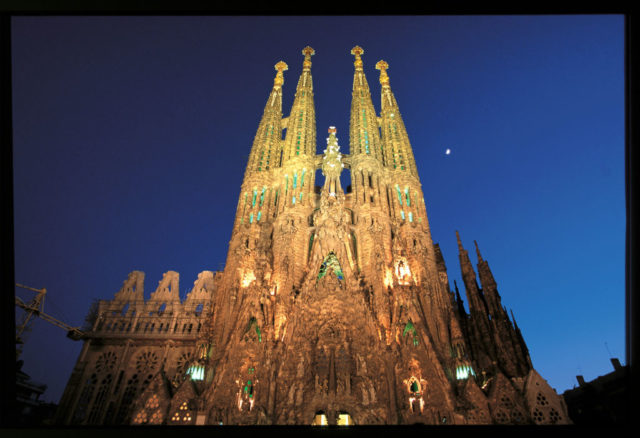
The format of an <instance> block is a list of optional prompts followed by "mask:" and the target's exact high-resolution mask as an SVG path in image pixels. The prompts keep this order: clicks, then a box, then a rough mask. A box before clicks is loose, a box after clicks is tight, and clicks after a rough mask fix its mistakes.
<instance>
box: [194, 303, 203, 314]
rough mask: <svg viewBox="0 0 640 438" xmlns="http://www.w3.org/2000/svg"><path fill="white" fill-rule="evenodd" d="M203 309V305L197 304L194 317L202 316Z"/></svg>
mask: <svg viewBox="0 0 640 438" xmlns="http://www.w3.org/2000/svg"><path fill="white" fill-rule="evenodd" d="M203 308H204V304H203V303H200V304H198V306H197V307H196V311H195V315H196V316H200V315H202V309H203Z"/></svg>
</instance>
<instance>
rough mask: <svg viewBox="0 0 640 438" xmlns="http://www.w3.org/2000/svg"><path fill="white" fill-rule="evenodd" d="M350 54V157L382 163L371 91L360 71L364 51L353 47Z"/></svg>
mask: <svg viewBox="0 0 640 438" xmlns="http://www.w3.org/2000/svg"><path fill="white" fill-rule="evenodd" d="M351 54H352V55H354V56H355V58H356V60H355V62H354V63H353V65H354V66H355V72H354V75H353V91H352V95H351V96H352V98H351V126H350V128H351V129H350V137H351V138H350V150H349V152H350V155H351V156H356V155H366V156H371V157H374V158H376V159H377V160H379V161H380V162H382V151H381V145H382V143H381V141H380V136H379V134H378V117H377V116H376V111H375V109H374V107H373V102H372V101H371V91H370V90H369V84H368V83H367V78H366V77H365V74H364V70H363V69H362V58H361V55H362V54H364V50H363V49H362V48H361V47H359V46H355V47H354V48H353V49H351Z"/></svg>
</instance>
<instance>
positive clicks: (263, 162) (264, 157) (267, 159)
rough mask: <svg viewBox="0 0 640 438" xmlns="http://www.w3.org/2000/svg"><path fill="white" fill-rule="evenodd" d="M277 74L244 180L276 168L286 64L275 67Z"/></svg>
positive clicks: (279, 63) (254, 141) (280, 63)
mask: <svg viewBox="0 0 640 438" xmlns="http://www.w3.org/2000/svg"><path fill="white" fill-rule="evenodd" d="M275 69H276V70H277V74H276V77H275V79H274V80H273V88H272V89H271V94H270V95H269V99H268V100H267V104H266V105H265V108H264V113H263V115H262V119H261V120H260V124H259V125H258V131H257V132H256V135H255V138H254V140H253V147H252V148H251V153H250V155H249V163H248V164H247V171H246V173H245V179H246V178H247V177H249V176H250V175H252V174H255V173H257V172H264V171H267V170H269V169H272V168H273V167H276V166H277V164H278V163H277V161H278V160H279V158H280V157H279V154H280V150H279V149H280V136H281V134H280V133H281V132H282V124H281V122H282V84H283V83H284V76H283V74H282V72H283V71H285V70H287V69H288V66H287V64H285V63H284V62H282V61H280V62H278V63H277V64H276V65H275Z"/></svg>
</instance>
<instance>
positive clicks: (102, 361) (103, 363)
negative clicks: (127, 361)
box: [96, 351, 116, 373]
mask: <svg viewBox="0 0 640 438" xmlns="http://www.w3.org/2000/svg"><path fill="white" fill-rule="evenodd" d="M115 366H116V354H115V353H114V352H113V351H108V352H106V353H102V354H101V355H100V357H98V360H97V361H96V372H98V373H102V372H109V371H112V370H113V368H114V367H115Z"/></svg>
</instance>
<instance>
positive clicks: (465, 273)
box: [456, 231, 497, 370]
mask: <svg viewBox="0 0 640 438" xmlns="http://www.w3.org/2000/svg"><path fill="white" fill-rule="evenodd" d="M456 239H457V240H458V251H459V258H460V270H461V273H462V280H463V282H464V286H465V289H466V292H467V301H468V303H469V315H470V320H469V332H470V335H471V337H472V339H471V344H472V349H474V350H476V353H475V354H474V356H475V357H476V358H478V359H479V362H480V363H479V365H480V368H481V369H485V370H487V369H489V368H490V367H491V366H492V365H491V363H489V362H488V360H491V361H492V362H494V363H495V362H497V358H496V349H495V345H494V344H493V331H492V329H491V324H490V321H489V316H488V312H487V305H486V303H485V301H484V297H483V296H482V292H481V291H480V288H479V287H478V283H477V280H476V274H475V271H474V270H473V266H472V265H471V260H470V259H469V253H468V252H467V251H466V250H465V249H464V247H463V246H462V242H461V241H460V234H459V233H458V231H456ZM481 357H484V358H486V359H484V360H483V359H480V358H481Z"/></svg>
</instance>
